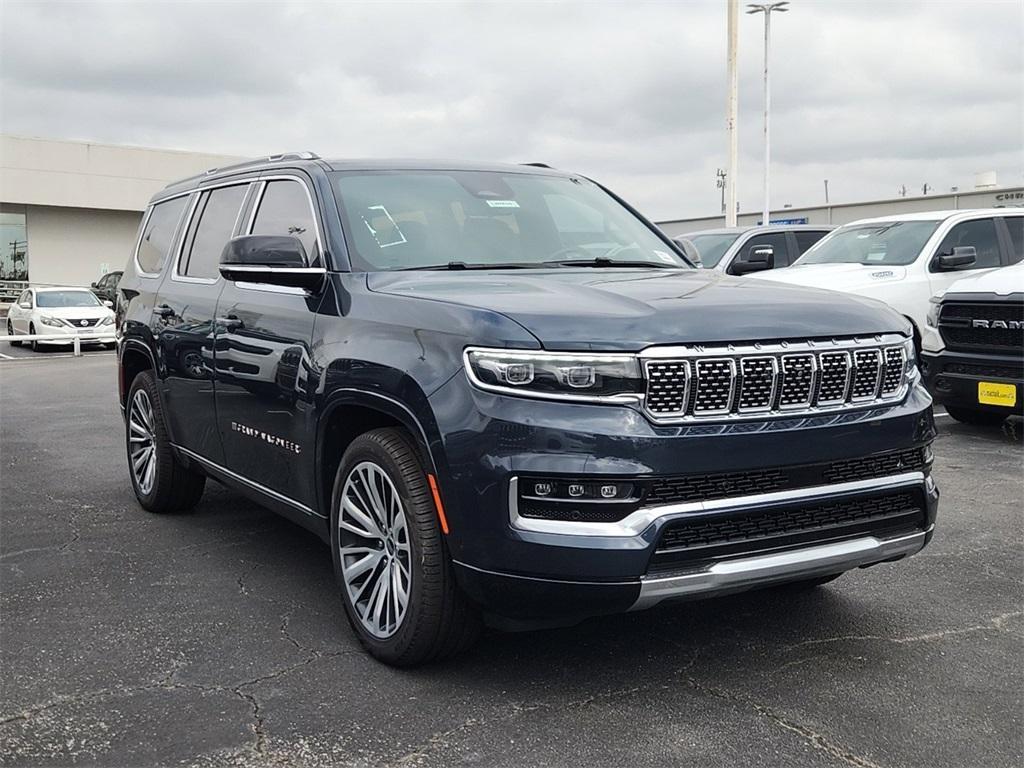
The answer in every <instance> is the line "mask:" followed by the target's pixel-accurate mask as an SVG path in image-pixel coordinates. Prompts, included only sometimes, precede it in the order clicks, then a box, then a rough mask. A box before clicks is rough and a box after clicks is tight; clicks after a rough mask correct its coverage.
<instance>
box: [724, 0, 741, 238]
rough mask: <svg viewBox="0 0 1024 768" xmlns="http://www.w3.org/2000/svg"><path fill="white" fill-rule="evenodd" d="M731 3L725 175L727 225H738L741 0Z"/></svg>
mask: <svg viewBox="0 0 1024 768" xmlns="http://www.w3.org/2000/svg"><path fill="white" fill-rule="evenodd" d="M727 1H728V3H729V21H728V26H729V43H728V53H727V57H726V58H727V59H728V65H727V79H728V81H729V96H728V99H727V101H728V106H727V109H726V116H725V126H726V132H727V133H728V134H729V167H728V168H727V169H726V175H725V187H724V188H723V191H724V192H725V198H726V201H725V225H726V226H727V227H735V226H736V209H737V203H736V182H737V180H738V179H739V171H738V167H737V166H738V165H739V138H738V136H737V133H736V111H737V108H738V107H737V105H738V103H739V73H738V72H737V70H736V46H737V44H738V41H739V18H740V7H739V0H727Z"/></svg>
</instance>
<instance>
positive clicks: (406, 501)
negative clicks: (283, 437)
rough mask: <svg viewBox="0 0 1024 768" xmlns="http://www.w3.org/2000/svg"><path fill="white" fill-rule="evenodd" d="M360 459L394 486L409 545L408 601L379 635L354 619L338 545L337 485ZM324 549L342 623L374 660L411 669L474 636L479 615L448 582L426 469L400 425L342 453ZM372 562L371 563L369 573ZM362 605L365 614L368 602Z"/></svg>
mask: <svg viewBox="0 0 1024 768" xmlns="http://www.w3.org/2000/svg"><path fill="white" fill-rule="evenodd" d="M367 462H369V463H372V464H374V465H376V467H377V468H379V469H380V470H383V473H384V474H385V475H386V477H387V479H388V480H390V481H391V483H392V485H393V487H394V489H395V490H396V491H397V494H398V498H399V500H400V501H401V504H402V507H403V514H404V515H405V530H406V531H407V532H408V544H409V547H410V549H411V552H410V554H409V566H410V568H409V570H410V581H409V585H408V590H407V593H408V604H407V607H406V608H405V613H404V616H403V617H402V618H401V619H399V620H398V624H397V627H396V628H395V629H394V630H393V634H391V635H390V636H388V637H383V638H382V637H377V636H375V635H374V634H371V632H370V631H369V630H368V629H367V628H366V627H364V626H363V624H362V620H361V619H360V617H359V615H358V613H357V608H356V606H355V605H354V604H353V602H352V597H351V595H350V594H349V589H348V586H347V585H346V582H345V577H344V574H343V572H342V557H341V551H340V547H341V542H342V539H341V536H342V534H341V529H340V527H339V518H340V512H341V501H342V494H343V491H344V488H345V484H346V481H347V480H348V479H349V476H350V474H352V473H353V471H354V470H355V469H356V467H358V466H365V465H366V463H367ZM346 535H348V534H346ZM331 554H332V558H333V560H334V573H335V576H336V577H337V580H338V586H339V588H340V590H341V594H342V601H343V602H344V605H345V613H346V614H347V615H348V619H349V623H350V624H351V625H352V629H353V631H354V632H355V633H356V636H357V637H358V638H359V642H360V643H361V644H362V645H363V647H364V648H365V649H366V650H367V651H368V652H369V653H370V654H371V655H372V656H373V657H374V658H376V659H378V660H379V661H382V662H384V663H385V664H390V665H393V666H396V667H411V666H415V665H417V664H423V663H426V662H430V661H436V660H440V659H443V658H447V657H450V656H453V655H455V654H457V653H459V652H460V651H463V650H465V649H466V648H468V647H469V646H471V645H472V644H473V643H474V642H475V641H476V639H477V637H478V635H479V633H480V627H481V621H480V616H479V613H478V611H477V610H476V608H475V606H473V605H472V604H471V603H470V602H469V601H468V600H467V598H466V597H465V596H464V595H463V594H462V592H461V591H460V590H459V588H458V586H457V585H456V583H455V574H454V572H453V568H452V564H451V560H450V558H449V555H448V550H447V547H446V546H445V543H444V538H443V534H442V532H441V526H440V523H439V521H438V515H437V510H436V509H435V507H434V502H433V496H432V494H431V491H430V488H429V487H428V484H427V478H426V474H425V472H424V470H423V466H422V464H421V462H420V459H419V455H418V452H417V450H416V448H415V446H414V444H413V442H412V440H411V438H410V437H409V435H408V433H406V432H405V431H404V430H401V429H391V428H388V429H377V430H373V431H372V432H367V433H365V434H363V435H360V436H359V437H357V438H356V439H355V440H353V441H352V443H351V444H350V445H349V447H348V449H347V450H346V451H345V455H344V456H343V457H342V460H341V463H340V465H339V466H338V472H337V474H336V476H335V480H334V493H333V494H332V497H331ZM397 557H398V555H397V554H395V558H396V559H397ZM377 568H378V566H377V565H374V566H373V568H372V570H371V571H370V574H371V576H372V575H373V574H374V573H377ZM368 578H369V577H368ZM366 610H367V613H369V600H368V601H367V608H366Z"/></svg>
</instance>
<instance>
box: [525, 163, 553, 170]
mask: <svg viewBox="0 0 1024 768" xmlns="http://www.w3.org/2000/svg"><path fill="white" fill-rule="evenodd" d="M520 165H531V166H533V167H534V168H551V166H550V165H548V164H547V163H520ZM551 170H555V169H554V168H551Z"/></svg>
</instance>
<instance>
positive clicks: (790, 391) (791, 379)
mask: <svg viewBox="0 0 1024 768" xmlns="http://www.w3.org/2000/svg"><path fill="white" fill-rule="evenodd" d="M816 369H817V363H816V361H815V358H814V355H783V356H782V395H781V396H780V397H779V407H780V408H784V409H788V408H801V407H804V408H806V407H807V406H808V405H810V404H811V398H812V397H813V395H814V372H815V370H816Z"/></svg>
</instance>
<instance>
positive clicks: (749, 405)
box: [737, 357, 779, 413]
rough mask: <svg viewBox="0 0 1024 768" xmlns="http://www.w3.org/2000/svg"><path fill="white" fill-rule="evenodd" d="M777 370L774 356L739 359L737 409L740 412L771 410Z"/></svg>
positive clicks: (777, 365) (777, 366)
mask: <svg viewBox="0 0 1024 768" xmlns="http://www.w3.org/2000/svg"><path fill="white" fill-rule="evenodd" d="M778 371H779V364H778V361H777V360H776V359H775V358H774V357H744V358H743V359H742V360H740V385H739V386H740V397H739V406H738V407H737V410H738V411H740V412H741V413H754V412H757V411H768V410H771V407H772V402H773V401H774V399H775V378H776V376H777V375H778Z"/></svg>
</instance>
